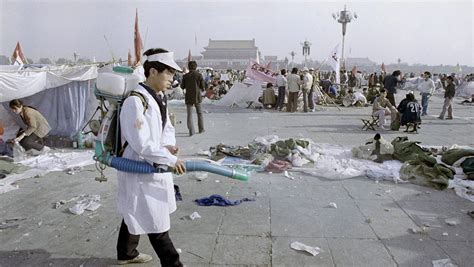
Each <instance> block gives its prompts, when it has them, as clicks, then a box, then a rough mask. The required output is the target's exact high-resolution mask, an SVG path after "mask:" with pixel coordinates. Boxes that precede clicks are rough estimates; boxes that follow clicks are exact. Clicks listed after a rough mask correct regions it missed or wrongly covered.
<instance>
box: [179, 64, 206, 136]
mask: <svg viewBox="0 0 474 267" xmlns="http://www.w3.org/2000/svg"><path fill="white" fill-rule="evenodd" d="M188 68H189V72H188V73H186V74H184V76H183V82H182V83H181V88H183V89H186V94H185V96H184V102H185V104H186V112H187V118H188V119H187V121H188V130H189V136H192V135H194V134H195V131H194V122H193V114H192V107H193V106H194V107H195V108H196V113H197V120H198V130H199V133H203V132H204V120H203V118H202V109H201V101H202V97H201V91H204V89H205V83H204V78H203V77H202V75H201V73H199V72H198V71H197V70H196V69H197V63H196V61H189V63H188Z"/></svg>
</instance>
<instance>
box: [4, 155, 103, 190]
mask: <svg viewBox="0 0 474 267" xmlns="http://www.w3.org/2000/svg"><path fill="white" fill-rule="evenodd" d="M93 155H94V152H93V151H84V152H64V153H59V152H58V153H47V154H44V155H40V156H37V157H29V158H27V159H25V160H22V161H19V162H18V163H19V164H22V165H25V166H28V167H30V168H31V169H30V170H28V171H25V172H23V173H20V174H13V175H8V176H7V177H6V178H5V179H2V180H0V194H2V193H5V192H8V191H11V190H14V189H18V186H17V185H12V184H13V183H15V182H17V181H20V180H23V179H27V178H32V177H38V176H44V175H45V174H47V173H49V172H52V171H64V170H67V169H69V168H72V167H77V166H87V165H92V164H94V160H93V159H92V156H93Z"/></svg>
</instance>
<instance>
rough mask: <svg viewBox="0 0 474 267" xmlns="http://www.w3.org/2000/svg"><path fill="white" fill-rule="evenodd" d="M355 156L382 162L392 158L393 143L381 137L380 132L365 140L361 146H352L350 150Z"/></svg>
mask: <svg viewBox="0 0 474 267" xmlns="http://www.w3.org/2000/svg"><path fill="white" fill-rule="evenodd" d="M351 152H352V155H353V156H354V157H356V158H360V159H367V160H372V161H374V162H377V163H382V162H384V161H387V160H393V156H392V154H393V152H394V148H393V145H392V144H390V143H389V142H387V141H386V140H385V139H383V138H382V137H381V136H380V134H376V135H375V136H374V138H373V139H370V140H368V141H367V143H366V144H365V145H363V146H359V147H354V148H352V150H351Z"/></svg>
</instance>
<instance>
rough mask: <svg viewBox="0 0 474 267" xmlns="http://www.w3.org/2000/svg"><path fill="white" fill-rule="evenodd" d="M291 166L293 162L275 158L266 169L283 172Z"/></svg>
mask: <svg viewBox="0 0 474 267" xmlns="http://www.w3.org/2000/svg"><path fill="white" fill-rule="evenodd" d="M290 168H291V163H289V162H288V161H284V160H278V159H277V160H273V161H271V162H270V163H268V165H267V166H266V167H265V171H267V172H274V173H282V172H284V171H286V170H288V169H290Z"/></svg>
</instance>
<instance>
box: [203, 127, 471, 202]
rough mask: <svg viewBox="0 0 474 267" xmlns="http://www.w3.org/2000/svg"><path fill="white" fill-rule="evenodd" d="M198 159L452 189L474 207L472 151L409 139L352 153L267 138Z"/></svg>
mask: <svg viewBox="0 0 474 267" xmlns="http://www.w3.org/2000/svg"><path fill="white" fill-rule="evenodd" d="M199 154H201V155H203V154H206V155H208V156H209V157H210V159H211V160H214V161H217V162H219V163H220V164H222V165H227V166H230V167H233V168H244V169H247V170H249V169H251V170H254V171H267V172H269V173H283V174H284V175H285V177H287V178H290V179H294V176H293V175H292V174H291V173H290V172H289V170H291V172H302V173H305V174H309V175H312V176H315V177H319V178H326V179H334V180H335V179H339V180H340V179H348V178H353V177H358V176H366V177H369V178H371V179H374V180H391V181H393V182H395V183H404V182H405V183H406V182H410V183H413V184H418V185H422V186H429V187H433V188H436V189H439V190H442V189H446V188H453V189H454V190H455V192H456V194H458V195H459V196H461V197H463V198H466V199H469V200H471V201H474V193H473V188H474V180H473V176H474V150H472V149H467V148H459V147H456V146H454V147H451V148H449V149H448V148H443V149H439V150H438V149H433V148H431V149H430V148H426V147H422V146H420V144H419V142H415V141H410V140H408V138H407V137H396V138H395V139H394V140H393V141H392V142H388V141H386V140H384V139H383V138H382V137H381V136H380V135H379V134H376V135H375V136H374V138H371V139H369V140H367V142H366V143H365V144H363V145H361V146H358V147H354V148H352V149H351V148H347V147H342V146H338V145H330V144H317V143H314V142H313V141H312V140H310V139H305V138H299V139H296V138H287V139H280V138H279V137H278V136H276V135H268V136H263V137H257V138H255V140H253V141H252V142H251V143H249V144H248V145H246V146H227V145H225V144H219V145H217V146H214V147H211V148H210V149H209V151H207V152H206V153H203V152H200V153H199Z"/></svg>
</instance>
